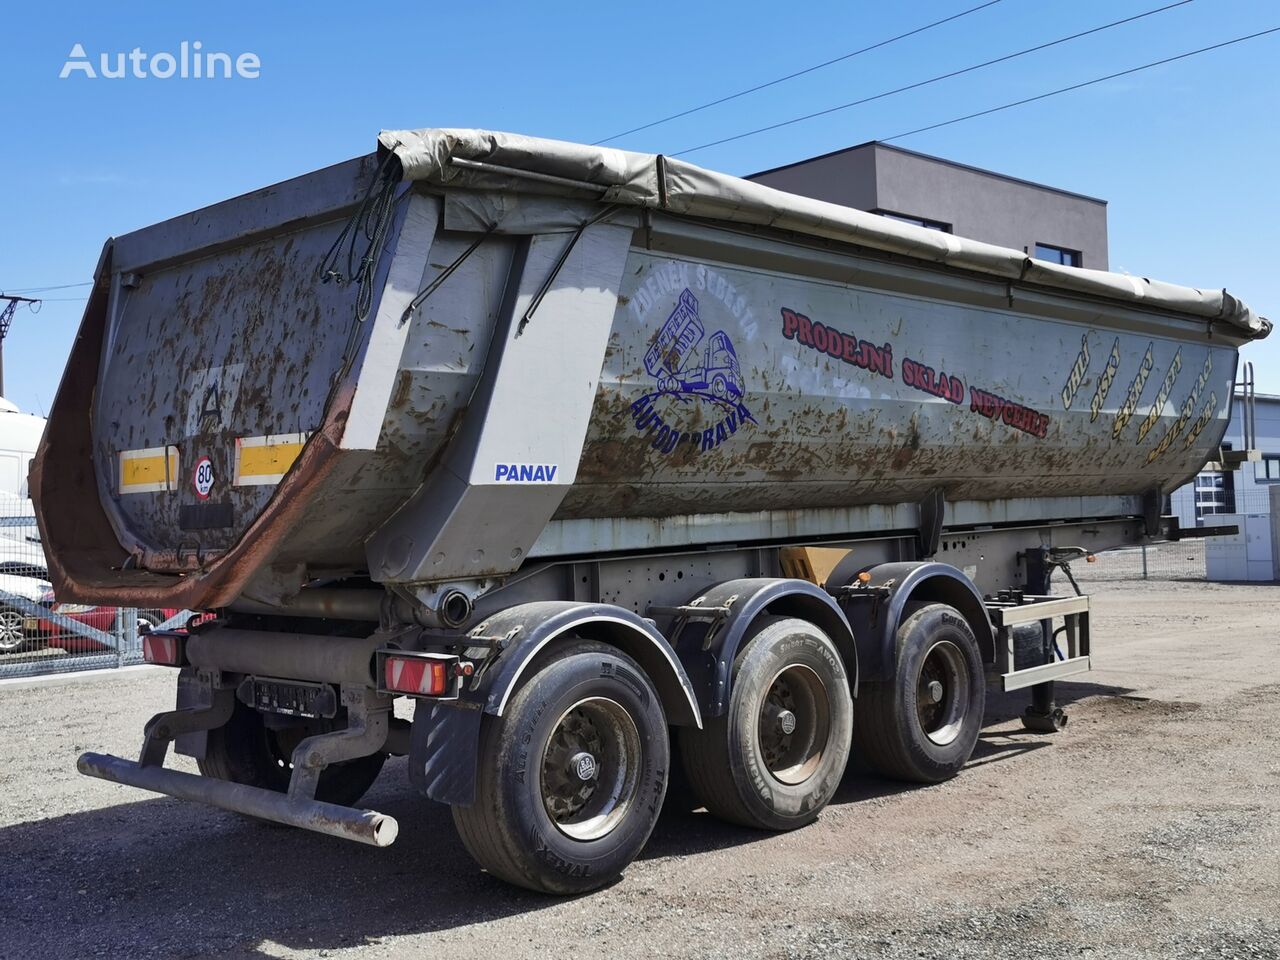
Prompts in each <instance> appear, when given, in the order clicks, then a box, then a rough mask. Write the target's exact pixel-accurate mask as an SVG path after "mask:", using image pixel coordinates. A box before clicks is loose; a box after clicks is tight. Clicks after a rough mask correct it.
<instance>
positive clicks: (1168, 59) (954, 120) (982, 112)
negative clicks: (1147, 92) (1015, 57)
mask: <svg viewBox="0 0 1280 960" xmlns="http://www.w3.org/2000/svg"><path fill="white" fill-rule="evenodd" d="M1272 33H1280V27H1272V28H1271V29H1270V30H1259V31H1258V32H1257V33H1250V34H1247V35H1246V36H1243V37H1236V38H1235V39H1234V40H1224V41H1222V43H1215V44H1212V45H1210V46H1207V47H1201V48H1200V49H1198V50H1188V51H1187V52H1186V53H1180V54H1178V55H1177V56H1174V57H1165V58H1164V59H1163V60H1153V61H1152V62H1151V63H1144V64H1142V66H1140V67H1130V68H1129V69H1128V70H1120V71H1118V72H1117V73H1109V74H1107V75H1106V76H1105V77H1095V78H1094V79H1092V80H1085V81H1084V82H1082V83H1073V84H1071V86H1069V87H1059V88H1058V89H1057V90H1050V91H1049V92H1048V93H1041V94H1037V95H1036V96H1034V97H1026V98H1024V99H1022V100H1015V101H1013V102H1012V103H1002V104H1001V105H1000V106H998V107H991V108H989V109H987V110H979V111H978V112H977V113H969V114H965V115H964V116H963V117H953V118H952V119H950V120H943V121H941V122H939V123H931V124H929V125H927V126H924V127H916V129H914V130H908V131H907V132H906V133H895V134H894V135H893V136H892V137H882V138H881V142H882V143H887V142H889V141H890V140H901V139H902V138H903V137H912V136H915V135H916V134H917V133H924V132H925V131H926V130H937V129H938V128H939V127H949V126H951V125H952V124H953V123H963V122H964V121H965V120H973V119H975V118H977V117H985V116H988V115H989V114H992V113H999V112H1000V111H1001V110H1010V109H1012V108H1013V107H1021V106H1023V105H1024V104H1028V103H1035V102H1036V101H1037V100H1047V99H1048V98H1049V97H1056V96H1058V94H1060V93H1070V92H1071V91H1072V90H1079V89H1081V88H1082V87H1091V86H1093V85H1094V84H1097V83H1105V82H1106V81H1108V80H1115V79H1116V78H1117V77H1127V76H1129V75H1130V74H1133V73H1139V72H1140V71H1142V70H1150V69H1151V68H1152V67H1159V66H1163V65H1164V64H1166V63H1175V62H1176V61H1178V60H1186V59H1187V58H1188V57H1194V56H1198V55H1199V54H1202V53H1208V52H1209V51H1210V50H1221V49H1222V48H1223V47H1229V46H1232V45H1233V44H1236V43H1244V42H1245V41H1246V40H1256V39H1257V38H1258V37H1265V36H1267V35H1268V34H1272Z"/></svg>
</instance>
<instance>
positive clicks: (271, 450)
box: [232, 433, 307, 487]
mask: <svg viewBox="0 0 1280 960" xmlns="http://www.w3.org/2000/svg"><path fill="white" fill-rule="evenodd" d="M306 442H307V434H305V433H278V434H275V435H273V436H268V437H237V438H236V462H235V476H234V478H233V479H232V483H234V484H235V485H236V486H237V487H251V486H259V485H262V484H271V483H279V482H280V481H281V480H283V479H284V475H285V474H286V473H288V472H289V468H290V467H292V466H293V462H294V461H295V460H297V459H298V454H300V453H302V448H303V446H305V445H306Z"/></svg>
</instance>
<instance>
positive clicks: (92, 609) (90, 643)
mask: <svg viewBox="0 0 1280 960" xmlns="http://www.w3.org/2000/svg"><path fill="white" fill-rule="evenodd" d="M40 602H41V604H42V605H43V606H47V607H48V608H49V610H50V612H52V613H56V614H58V615H59V616H61V617H66V618H67V619H68V620H75V621H76V622H77V623H83V624H84V625H85V626H86V627H93V628H94V629H95V630H101V631H103V632H104V633H111V632H112V631H114V630H115V629H116V627H117V625H118V623H119V618H120V617H122V616H123V615H124V614H125V612H126V611H125V610H123V609H121V608H119V607H98V606H93V605H91V604H84V603H57V602H56V601H55V600H54V598H53V590H52V588H50V589H49V590H46V591H45V592H44V593H43V595H42V596H41V598H40ZM177 612H178V611H177V610H138V611H137V612H136V617H137V627H138V629H139V630H142V629H144V628H145V629H150V628H152V627H158V626H159V625H160V624H162V623H164V622H165V621H166V620H168V619H169V618H170V617H172V616H173V615H174V614H176V613H177ZM29 626H30V627H31V632H32V633H33V634H34V635H35V636H38V637H40V638H41V639H42V640H44V641H46V642H47V643H49V644H51V645H53V646H57V647H61V648H62V649H64V650H66V651H68V652H76V653H81V652H87V651H94V650H107V649H110V648H109V647H107V646H106V645H104V644H101V643H99V642H98V641H97V640H94V639H93V638H92V637H87V636H85V635H84V634H80V633H75V632H74V631H72V630H68V629H67V628H66V627H65V626H63V625H61V624H58V623H54V622H53V621H51V620H43V619H40V620H37V621H36V622H34V623H31V624H29Z"/></svg>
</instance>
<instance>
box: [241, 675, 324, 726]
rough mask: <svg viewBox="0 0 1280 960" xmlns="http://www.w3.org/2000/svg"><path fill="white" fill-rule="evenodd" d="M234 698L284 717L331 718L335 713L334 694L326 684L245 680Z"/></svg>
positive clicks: (254, 678)
mask: <svg viewBox="0 0 1280 960" xmlns="http://www.w3.org/2000/svg"><path fill="white" fill-rule="evenodd" d="M236 696H237V697H238V698H239V699H240V702H241V703H243V704H244V705H245V706H248V707H252V708H253V709H255V710H258V711H260V712H262V713H278V714H282V715H284V716H286V717H307V718H308V719H313V720H314V719H320V718H325V719H331V718H332V717H334V716H335V715H336V714H337V712H338V693H337V691H336V690H334V688H333V685H332V684H328V683H310V682H308V681H305V680H277V679H275V678H273V677H245V678H244V680H243V681H242V682H241V684H240V686H239V688H237V690H236Z"/></svg>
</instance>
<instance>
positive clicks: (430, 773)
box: [409, 700, 484, 806]
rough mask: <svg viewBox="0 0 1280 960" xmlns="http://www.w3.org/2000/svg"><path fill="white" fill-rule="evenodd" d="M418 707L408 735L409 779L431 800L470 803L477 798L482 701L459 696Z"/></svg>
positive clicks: (464, 804) (460, 803) (482, 712)
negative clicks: (444, 701) (458, 697)
mask: <svg viewBox="0 0 1280 960" xmlns="http://www.w3.org/2000/svg"><path fill="white" fill-rule="evenodd" d="M418 707H419V712H415V713H414V717H413V731H412V733H411V734H410V737H409V782H410V783H412V784H413V786H414V788H415V789H416V790H417V791H418V792H419V793H421V794H423V795H424V796H426V797H428V798H429V799H431V800H435V801H438V802H439V803H448V804H458V805H462V806H470V805H471V804H472V803H474V802H475V798H476V761H477V759H478V756H479V752H480V721H481V720H482V719H483V717H484V711H483V709H482V705H481V704H478V703H468V702H466V701H465V700H459V701H453V702H451V703H436V704H432V705H431V707H430V709H429V710H428V709H425V708H426V704H425V703H424V702H419V704H418Z"/></svg>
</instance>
